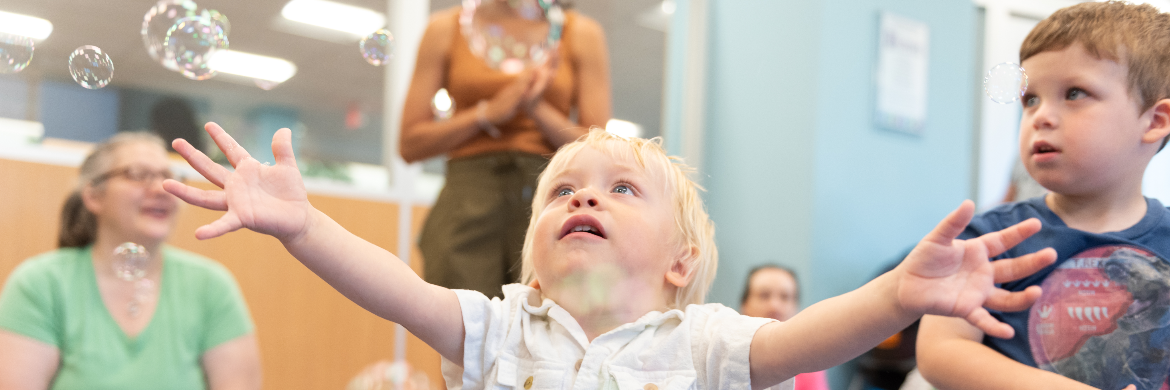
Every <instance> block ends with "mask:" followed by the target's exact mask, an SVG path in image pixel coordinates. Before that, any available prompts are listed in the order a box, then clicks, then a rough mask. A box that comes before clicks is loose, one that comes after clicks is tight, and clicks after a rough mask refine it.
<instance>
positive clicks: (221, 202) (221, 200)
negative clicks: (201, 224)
mask: <svg viewBox="0 0 1170 390" xmlns="http://www.w3.org/2000/svg"><path fill="white" fill-rule="evenodd" d="M162 184H163V189H164V190H166V191H167V192H170V193H171V195H174V196H177V197H178V198H179V199H182V200H183V201H184V202H187V203H190V204H192V205H195V206H199V207H202V208H205V209H211V210H216V211H226V210H227V196H226V195H224V193H223V191H206V190H201V189H198V188H195V187H192V186H189V185H186V184H183V183H179V182H177V181H175V180H173V179H167V180H164V181H163V183H162Z"/></svg>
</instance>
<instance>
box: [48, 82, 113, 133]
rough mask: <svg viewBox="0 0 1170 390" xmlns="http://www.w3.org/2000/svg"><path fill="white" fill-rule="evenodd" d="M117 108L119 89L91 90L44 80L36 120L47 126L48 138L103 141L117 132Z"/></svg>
mask: <svg viewBox="0 0 1170 390" xmlns="http://www.w3.org/2000/svg"><path fill="white" fill-rule="evenodd" d="M118 107H119V95H118V88H115V87H105V88H102V89H95V90H90V89H85V88H82V87H80V86H78V85H77V84H73V83H65V82H58V81H49V80H45V81H42V82H41V84H40V96H39V99H38V100H37V108H38V109H39V114H38V115H37V117H38V118H39V120H40V121H41V123H43V124H44V125H45V137H53V138H65V139H72V140H79V141H86V142H101V141H104V140H105V139H106V138H109V137H110V136H113V135H114V133H116V132H117V131H118Z"/></svg>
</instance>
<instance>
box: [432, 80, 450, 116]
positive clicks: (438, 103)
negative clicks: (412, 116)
mask: <svg viewBox="0 0 1170 390" xmlns="http://www.w3.org/2000/svg"><path fill="white" fill-rule="evenodd" d="M431 112H432V113H433V114H435V119H439V120H443V119H450V118H451V116H452V115H455V101H454V100H452V99H451V94H449V93H447V88H439V91H438V92H435V97H434V98H433V99H431Z"/></svg>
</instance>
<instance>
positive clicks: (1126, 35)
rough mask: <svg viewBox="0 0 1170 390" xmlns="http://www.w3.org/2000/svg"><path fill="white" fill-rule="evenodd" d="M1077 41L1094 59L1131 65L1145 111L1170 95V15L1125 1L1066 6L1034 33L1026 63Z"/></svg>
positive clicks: (1023, 53) (1025, 47)
mask: <svg viewBox="0 0 1170 390" xmlns="http://www.w3.org/2000/svg"><path fill="white" fill-rule="evenodd" d="M1073 43H1080V44H1081V45H1084V47H1085V50H1087V51H1088V52H1089V53H1090V54H1092V55H1093V56H1094V57H1097V58H1105V59H1109V60H1112V61H1116V62H1117V63H1119V64H1122V65H1127V66H1128V68H1129V76H1128V80H1129V90H1130V91H1131V92H1133V93H1134V96H1135V97H1136V98H1137V101H1138V103H1139V105H1140V107H1141V110H1140V111H1139V112H1145V111H1146V110H1148V109H1149V108H1150V107H1153V106H1154V103H1156V102H1157V101H1158V100H1161V99H1166V98H1170V14H1166V13H1162V12H1159V11H1158V9H1157V8H1154V7H1153V6H1151V5H1149V4H1128V3H1125V2H1121V1H1108V2H1088V3H1081V4H1077V5H1074V6H1071V7H1066V8H1062V9H1060V10H1058V11H1056V12H1055V13H1053V14H1052V15H1051V16H1049V17H1048V18H1047V19H1044V20H1042V21H1040V23H1039V24H1037V25H1036V27H1035V28H1033V29H1032V32H1030V33H1028V37H1027V38H1025V39H1024V43H1023V44H1022V45H1020V62H1021V63H1023V61H1024V60H1026V59H1028V58H1030V57H1032V56H1034V55H1036V54H1040V53H1042V52H1045V51H1051V50H1063V49H1064V48H1067V47H1068V46H1069V45H1072V44H1073Z"/></svg>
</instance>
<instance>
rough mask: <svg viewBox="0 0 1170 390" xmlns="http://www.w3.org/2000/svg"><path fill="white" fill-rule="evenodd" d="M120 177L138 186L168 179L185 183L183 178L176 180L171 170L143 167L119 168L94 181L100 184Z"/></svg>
mask: <svg viewBox="0 0 1170 390" xmlns="http://www.w3.org/2000/svg"><path fill="white" fill-rule="evenodd" d="M119 176H120V177H124V178H126V180H130V181H132V182H135V183H138V184H150V183H154V181H155V180H159V181H162V180H166V179H175V180H179V181H183V179H182V177H179V178H178V179H176V176H175V174H174V172H171V170H169V169H164V170H153V169H149V168H143V167H139V166H129V167H124V168H118V169H115V170H112V171H109V172H106V173H103V174H101V175H99V176H98V177H95V178H94V179H93V184H98V183H101V182H103V181H106V180H109V179H110V178H112V177H119Z"/></svg>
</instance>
